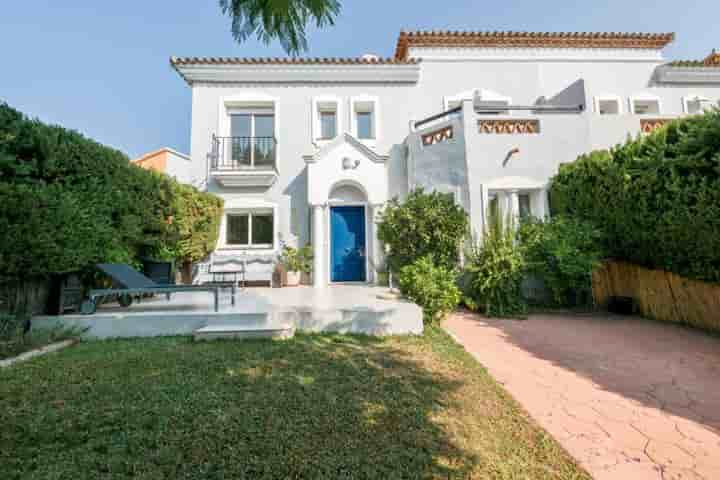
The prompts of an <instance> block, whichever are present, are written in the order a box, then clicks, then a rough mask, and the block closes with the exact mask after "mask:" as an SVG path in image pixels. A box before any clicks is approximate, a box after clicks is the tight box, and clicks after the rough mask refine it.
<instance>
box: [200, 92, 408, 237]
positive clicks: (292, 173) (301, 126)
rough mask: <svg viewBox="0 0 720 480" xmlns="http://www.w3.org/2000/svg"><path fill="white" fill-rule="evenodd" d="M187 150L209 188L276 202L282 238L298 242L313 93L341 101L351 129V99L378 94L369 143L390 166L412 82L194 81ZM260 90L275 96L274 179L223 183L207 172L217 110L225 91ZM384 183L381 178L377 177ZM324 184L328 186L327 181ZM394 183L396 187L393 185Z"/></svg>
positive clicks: (303, 228) (303, 221)
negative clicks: (248, 184)
mask: <svg viewBox="0 0 720 480" xmlns="http://www.w3.org/2000/svg"><path fill="white" fill-rule="evenodd" d="M192 92H193V93H192V95H193V117H192V133H191V136H192V137H191V156H192V159H193V174H194V176H196V177H197V178H201V179H204V180H206V181H207V186H208V190H209V191H211V192H214V193H218V194H220V195H222V196H223V197H225V198H236V199H240V198H244V197H253V198H261V199H263V200H265V201H267V202H272V203H276V204H277V205H278V207H279V208H278V215H279V222H278V230H279V233H280V234H281V235H282V237H283V239H284V240H285V241H288V242H290V243H297V244H299V245H303V244H305V243H306V242H307V241H308V232H309V207H308V204H307V198H308V192H307V191H306V186H307V178H306V175H307V172H306V169H305V162H304V160H303V156H305V155H311V154H313V153H315V151H316V150H317V147H316V146H315V144H313V139H312V131H311V120H312V100H313V98H314V97H320V96H334V97H338V98H339V99H340V101H341V109H342V111H341V115H342V118H341V121H340V124H341V125H340V126H341V128H340V129H339V131H338V132H337V133H338V134H342V133H344V132H350V124H351V122H350V112H351V109H350V99H351V98H353V97H359V96H372V97H377V100H378V103H379V111H378V113H377V115H378V119H379V122H380V129H379V132H378V133H379V135H378V139H377V142H375V145H374V149H375V151H376V152H377V153H378V154H380V155H390V160H389V162H388V163H389V167H388V168H392V169H393V171H397V170H401V169H398V168H397V167H396V166H395V165H394V163H395V162H402V161H403V158H402V155H401V154H400V153H399V151H401V145H402V143H403V141H404V139H405V136H406V135H407V133H408V118H409V117H410V114H409V105H410V98H411V93H412V86H411V85H409V84H408V85H390V84H388V85H367V86H362V85H352V84H336V85H322V84H318V85H290V84H288V85H268V84H265V85H233V86H224V85H222V86H220V85H201V84H200V85H194V86H193V89H192ZM243 95H246V96H248V97H251V96H254V95H261V96H264V97H270V98H272V99H273V101H274V102H275V110H276V113H275V115H276V119H275V121H276V138H277V159H278V160H277V164H278V170H279V177H278V180H277V181H276V182H275V184H274V185H272V186H271V187H270V188H268V189H260V188H255V189H249V188H242V189H241V188H223V187H221V186H220V185H218V184H217V183H216V182H214V181H213V180H212V178H209V176H208V164H207V154H208V152H210V151H211V137H212V135H213V134H217V135H227V134H228V133H227V132H221V131H220V130H219V129H220V126H219V120H218V119H219V116H220V115H221V112H220V108H221V99H222V98H224V97H242V96H243ZM377 181H378V182H382V183H385V182H386V179H384V178H383V179H381V178H378V179H377ZM328 188H329V186H328ZM393 188H394V189H395V188H397V187H393Z"/></svg>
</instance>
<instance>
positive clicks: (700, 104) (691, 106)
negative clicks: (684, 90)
mask: <svg viewBox="0 0 720 480" xmlns="http://www.w3.org/2000/svg"><path fill="white" fill-rule="evenodd" d="M712 107H713V104H712V102H711V101H710V100H708V99H707V98H702V97H690V98H686V99H685V113H687V114H688V115H696V114H700V113H703V112H706V111H708V110H711V109H712Z"/></svg>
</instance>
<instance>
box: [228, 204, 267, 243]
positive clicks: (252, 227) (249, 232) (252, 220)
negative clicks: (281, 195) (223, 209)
mask: <svg viewBox="0 0 720 480" xmlns="http://www.w3.org/2000/svg"><path fill="white" fill-rule="evenodd" d="M274 238H275V224H274V215H273V211H272V210H265V209H263V210H252V211H244V212H231V213H226V214H225V245H226V246H228V247H239V248H273V242H274Z"/></svg>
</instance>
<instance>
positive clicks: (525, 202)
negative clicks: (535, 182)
mask: <svg viewBox="0 0 720 480" xmlns="http://www.w3.org/2000/svg"><path fill="white" fill-rule="evenodd" d="M518 204H519V205H518V207H519V210H520V211H519V212H518V213H519V214H520V218H521V219H526V218H530V216H531V215H532V207H531V205H530V194H528V193H521V194H519V195H518Z"/></svg>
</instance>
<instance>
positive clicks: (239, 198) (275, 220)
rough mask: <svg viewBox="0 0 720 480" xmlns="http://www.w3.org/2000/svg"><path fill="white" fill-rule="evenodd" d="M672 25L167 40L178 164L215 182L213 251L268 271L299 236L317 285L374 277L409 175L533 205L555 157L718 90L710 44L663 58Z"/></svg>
mask: <svg viewBox="0 0 720 480" xmlns="http://www.w3.org/2000/svg"><path fill="white" fill-rule="evenodd" d="M673 40H674V34H671V33H660V34H654V33H548V32H545V33H531V32H452V31H441V32H437V31H415V32H401V33H400V36H399V38H398V41H397V46H396V50H395V55H394V56H393V57H392V58H379V57H377V56H374V55H363V56H362V57H358V58H281V59H277V58H217V57H203V58H197V57H191V58H184V57H173V58H171V60H170V61H171V64H172V66H173V67H174V68H175V69H176V70H177V72H178V73H179V74H180V76H181V77H182V78H183V79H184V80H185V82H187V84H188V85H190V87H191V91H192V133H191V160H190V162H188V163H187V165H188V172H187V173H188V175H189V176H190V177H191V178H192V179H193V180H194V181H195V182H196V183H197V184H206V185H207V188H208V190H210V191H212V192H214V193H216V194H218V195H220V196H221V197H223V198H224V200H225V216H224V218H223V221H222V227H221V232H220V240H219V242H218V245H217V252H218V254H223V255H228V256H233V255H235V256H242V257H243V258H244V259H246V260H247V262H248V267H247V269H248V272H249V273H248V275H249V278H250V279H262V278H269V276H270V272H271V269H272V264H273V259H274V258H275V257H276V256H277V253H278V251H279V249H280V247H281V245H282V244H283V243H287V244H290V245H297V246H303V245H305V244H307V243H310V244H311V245H312V246H313V249H314V253H315V257H314V265H313V268H314V274H313V282H314V284H315V285H318V286H322V285H327V284H329V283H335V282H374V281H375V280H376V272H377V270H378V269H379V268H381V266H382V261H383V260H382V257H383V248H382V246H381V245H380V244H379V242H378V240H377V236H376V224H375V222H374V219H375V218H376V215H377V214H378V212H379V211H381V209H382V208H383V205H384V204H385V202H386V201H387V200H388V199H390V198H392V197H394V196H396V195H399V196H403V195H405V194H406V193H407V192H408V191H409V190H411V189H413V188H416V187H425V188H426V189H435V190H438V191H443V192H448V193H451V194H452V195H454V198H455V199H456V201H457V202H458V203H459V204H461V205H462V206H463V207H464V208H465V209H466V210H467V212H468V213H469V215H470V218H471V224H472V227H473V229H474V231H475V232H481V231H482V230H483V228H484V224H485V217H486V212H487V211H488V209H491V208H493V209H496V210H498V211H500V212H504V213H506V214H511V215H514V216H524V215H534V216H538V217H542V216H545V215H546V214H547V213H548V199H547V183H548V180H549V179H550V178H551V177H552V175H554V174H555V173H556V172H557V169H558V166H559V165H560V164H561V163H563V162H571V161H573V160H574V159H575V158H576V157H577V156H578V155H579V154H581V153H584V152H587V151H590V150H593V149H597V148H606V147H609V146H611V145H613V144H616V143H618V142H622V141H623V140H625V139H626V138H627V137H628V135H631V136H635V135H638V134H642V133H643V132H649V131H651V130H652V129H654V128H657V127H658V126H660V125H662V124H663V123H665V122H667V121H668V120H669V119H672V118H676V117H679V116H682V115H692V114H697V113H700V112H702V111H703V110H705V109H708V108H711V107H713V106H717V105H718V102H719V100H720V58H718V54H717V53H714V52H713V54H711V55H709V56H708V57H706V58H705V59H704V60H699V61H674V62H668V61H667V60H666V59H665V58H664V57H663V49H664V47H666V46H667V45H668V44H669V43H670V42H672V41H673Z"/></svg>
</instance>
